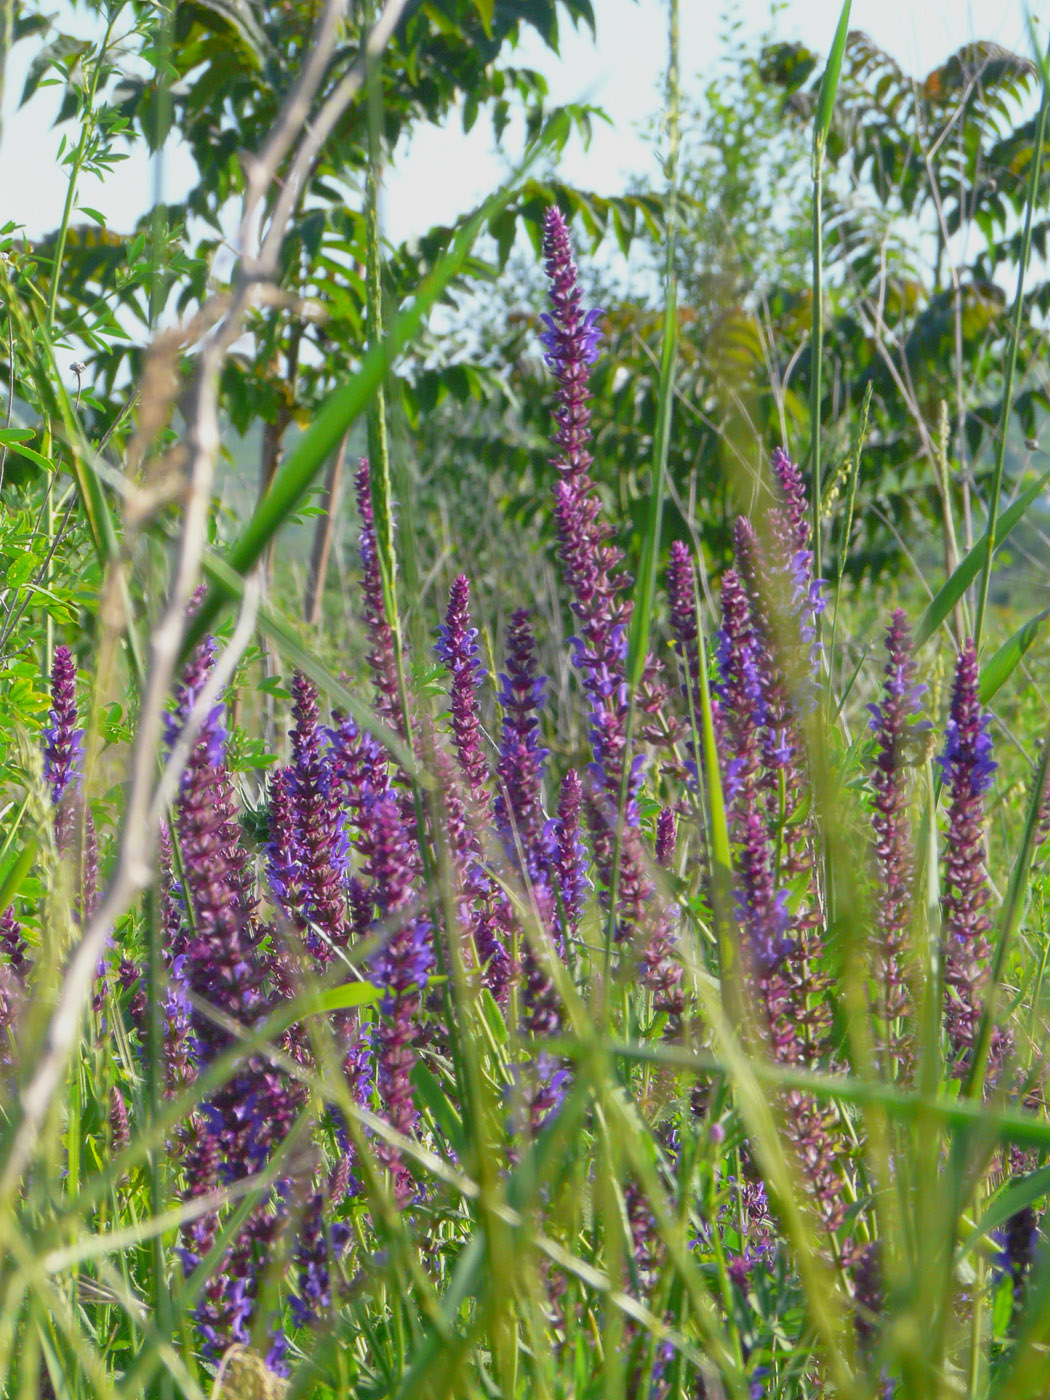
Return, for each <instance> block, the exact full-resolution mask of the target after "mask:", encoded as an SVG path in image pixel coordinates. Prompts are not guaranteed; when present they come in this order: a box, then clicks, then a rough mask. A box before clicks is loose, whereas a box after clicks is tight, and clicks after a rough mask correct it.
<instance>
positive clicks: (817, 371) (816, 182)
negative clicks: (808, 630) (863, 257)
mask: <svg viewBox="0 0 1050 1400" xmlns="http://www.w3.org/2000/svg"><path fill="white" fill-rule="evenodd" d="M851 3H852V0H845V4H844V5H843V6H842V13H841V14H840V15H839V23H838V28H837V29H836V30H835V38H834V41H833V42H832V45H831V52H830V54H829V55H828V61H827V65H826V66H825V68H824V76H823V78H822V79H821V83H820V95H819V97H818V98H817V111H816V116H815V118H814V122H813V169H812V174H813V245H812V254H813V328H812V333H811V337H810V348H811V362H810V400H809V430H810V441H809V469H810V473H811V487H810V491H811V495H812V501H813V520H812V533H813V573H814V577H816V578H820V575H821V567H822V566H821V559H822V554H823V551H822V547H821V536H820V505H821V501H822V499H823V494H824V493H823V490H822V481H821V478H822V476H823V472H822V464H821V457H820V401H821V365H822V360H823V357H824V226H823V224H824V209H823V198H824V148H825V146H826V145H827V139H828V132H829V131H830V130H831V117H832V114H833V112H834V110H835V94H836V93H837V92H838V86H839V76H840V74H841V72H842V56H843V54H844V53H845V50H846V35H847V34H848V33H849V16H850V8H851ZM817 626H818V628H819V626H820V619H819V618H818V619H817Z"/></svg>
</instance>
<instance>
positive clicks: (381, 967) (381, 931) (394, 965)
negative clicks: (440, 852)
mask: <svg viewBox="0 0 1050 1400" xmlns="http://www.w3.org/2000/svg"><path fill="white" fill-rule="evenodd" d="M370 832H371V837H370V849H369V851H368V861H367V873H368V875H369V876H370V877H371V879H372V882H373V885H374V888H375V892H376V899H377V903H378V906H379V910H380V924H379V926H378V927H377V928H376V930H375V932H376V933H377V934H378V935H380V936H381V937H383V938H384V939H385V943H384V946H383V947H382V949H381V950H380V952H379V953H377V954H376V955H375V957H374V958H373V960H372V980H373V982H374V983H375V984H376V986H378V987H382V988H383V989H384V991H385V993H386V996H385V998H384V1000H383V1012H384V1015H383V1019H382V1021H381V1022H380V1023H379V1025H378V1027H377V1029H376V1044H377V1059H378V1064H379V1097H380V1101H381V1103H382V1105H383V1111H384V1115H385V1117H386V1119H387V1121H388V1122H389V1123H390V1126H391V1127H392V1128H395V1129H396V1130H397V1131H398V1132H399V1133H402V1134H403V1135H404V1136H406V1137H409V1136H411V1135H412V1133H413V1131H414V1130H415V1126H416V1117H417V1114H416V1107H415V1098H414V1094H413V1090H412V1082H411V1074H412V1067H413V1065H414V1064H415V1059H416V1056H415V1050H414V1048H413V1047H414V1044H415V1041H416V1039H417V1037H418V1034H419V1018H420V1013H421V1010H422V995H421V994H422V991H423V989H424V988H425V986H426V984H427V981H428V979H429V976H430V972H431V970H432V968H433V966H434V955H433V951H432V947H431V928H430V924H429V922H428V921H427V920H426V919H425V918H424V917H423V916H422V915H421V914H419V913H418V912H417V911H416V909H415V904H416V896H415V891H414V879H415V862H414V859H413V852H412V849H411V846H410V843H409V840H408V835H407V833H406V831H405V828H404V824H403V822H402V820H401V812H400V808H399V805H398V799H397V794H396V793H395V792H394V791H393V790H388V791H386V792H385V793H381V794H379V795H378V796H377V797H375V798H373V800H372V805H371V810H370ZM376 1151H377V1154H378V1156H379V1158H380V1160H381V1161H382V1162H383V1164H384V1166H386V1167H387V1169H388V1170H389V1171H390V1173H391V1176H392V1178H393V1185H394V1197H395V1199H396V1201H397V1203H398V1205H399V1206H402V1207H404V1206H406V1205H407V1204H408V1203H409V1201H411V1199H412V1197H413V1196H414V1194H415V1185H414V1182H413V1180H412V1175H411V1173H410V1171H409V1170H408V1168H407V1167H406V1166H405V1164H404V1162H403V1161H402V1158H401V1154H400V1152H399V1151H398V1149H397V1148H396V1147H392V1146H390V1145H389V1144H387V1143H379V1144H377V1147H376Z"/></svg>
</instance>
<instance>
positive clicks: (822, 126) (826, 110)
mask: <svg viewBox="0 0 1050 1400" xmlns="http://www.w3.org/2000/svg"><path fill="white" fill-rule="evenodd" d="M852 3H853V0H846V3H845V4H844V5H843V7H842V13H841V14H840V15H839V23H838V28H837V29H836V30H835V39H834V42H833V43H832V45H831V52H830V53H829V54H828V61H827V66H826V67H825V69H824V76H823V78H821V80H820V95H819V96H818V98H817V110H816V115H815V117H814V120H813V159H814V165H816V163H817V162H818V161H822V160H823V159H824V147H825V146H826V145H827V140H828V132H829V131H830V130H831V118H832V114H833V113H834V111H835V94H836V93H837V92H838V87H839V77H840V75H841V73H842V59H843V55H844V54H845V52H846V37H847V35H848V34H849V17H850V9H851V8H852Z"/></svg>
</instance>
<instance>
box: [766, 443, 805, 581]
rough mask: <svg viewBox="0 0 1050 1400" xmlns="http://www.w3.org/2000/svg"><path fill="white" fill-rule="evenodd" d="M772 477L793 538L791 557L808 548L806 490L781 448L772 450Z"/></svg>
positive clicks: (796, 470) (798, 473)
mask: <svg viewBox="0 0 1050 1400" xmlns="http://www.w3.org/2000/svg"><path fill="white" fill-rule="evenodd" d="M772 461H773V475H774V476H775V477H776V479H777V482H778V483H779V485H780V491H781V495H782V496H783V498H784V500H783V509H784V510H785V511H786V513H787V519H788V523H789V525H790V527H791V531H792V534H793V536H794V549H792V550H791V553H792V555H794V554H795V552H796V551H798V550H800V549H807V548H808V546H809V511H808V509H807V502H806V488H805V486H804V485H803V484H802V473H801V471H799V469H798V466H797V465H796V464H795V463H794V462H793V461H792V460H791V458H790V457H789V456H788V454H787V453H786V452H785V451H784V449H783V448H782V447H775V448H774V449H773V459H772Z"/></svg>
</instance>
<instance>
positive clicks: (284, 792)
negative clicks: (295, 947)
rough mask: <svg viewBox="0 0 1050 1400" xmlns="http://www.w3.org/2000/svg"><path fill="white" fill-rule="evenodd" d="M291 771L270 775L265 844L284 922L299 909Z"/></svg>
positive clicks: (298, 855)
mask: <svg viewBox="0 0 1050 1400" xmlns="http://www.w3.org/2000/svg"><path fill="white" fill-rule="evenodd" d="M291 778H292V774H291V769H290V768H277V769H275V770H274V772H273V773H272V774H271V775H270V810H269V816H268V823H267V824H268V828H269V833H268V834H269V840H268V841H267V843H266V848H265V849H266V875H267V880H268V882H269V886H270V889H271V891H272V893H273V896H274V898H275V899H276V901H277V905H278V907H279V908H280V910H281V912H282V913H283V914H284V916H285V918H291V917H292V915H293V913H294V911H295V910H296V909H297V908H298V906H299V902H300V898H301V892H300V888H299V881H300V868H301V859H302V858H301V853H300V851H299V846H298V840H297V837H296V834H295V811H294V808H293V803H292V792H291V787H292V783H291Z"/></svg>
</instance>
